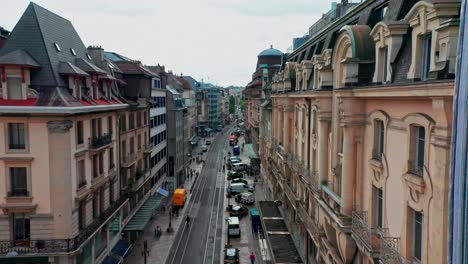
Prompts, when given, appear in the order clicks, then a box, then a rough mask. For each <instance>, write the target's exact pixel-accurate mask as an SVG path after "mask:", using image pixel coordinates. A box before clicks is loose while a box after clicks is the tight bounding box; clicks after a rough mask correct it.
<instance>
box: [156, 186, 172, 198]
mask: <svg viewBox="0 0 468 264" xmlns="http://www.w3.org/2000/svg"><path fill="white" fill-rule="evenodd" d="M156 192H157V193H159V194H160V195H162V196H164V197H169V192H168V191H166V190H164V189H163V188H161V187H159V188H158V190H157V191H156Z"/></svg>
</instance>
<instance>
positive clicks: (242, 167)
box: [232, 162, 247, 172]
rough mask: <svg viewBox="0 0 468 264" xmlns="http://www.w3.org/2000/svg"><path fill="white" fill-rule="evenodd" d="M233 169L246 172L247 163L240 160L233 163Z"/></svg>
mask: <svg viewBox="0 0 468 264" xmlns="http://www.w3.org/2000/svg"><path fill="white" fill-rule="evenodd" d="M232 170H233V171H238V172H246V171H247V164H245V163H242V162H238V163H233V164H232Z"/></svg>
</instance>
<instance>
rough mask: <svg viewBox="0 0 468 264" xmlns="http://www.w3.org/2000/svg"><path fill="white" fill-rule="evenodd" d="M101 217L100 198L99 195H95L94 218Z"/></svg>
mask: <svg viewBox="0 0 468 264" xmlns="http://www.w3.org/2000/svg"><path fill="white" fill-rule="evenodd" d="M98 216H99V196H98V193H94V196H93V218H96V217H98Z"/></svg>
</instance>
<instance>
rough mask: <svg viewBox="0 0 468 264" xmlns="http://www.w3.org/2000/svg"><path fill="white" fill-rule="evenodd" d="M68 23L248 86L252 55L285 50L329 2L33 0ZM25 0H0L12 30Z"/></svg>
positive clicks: (132, 53)
mask: <svg viewBox="0 0 468 264" xmlns="http://www.w3.org/2000/svg"><path fill="white" fill-rule="evenodd" d="M35 3H37V4H39V5H41V6H43V7H45V8H47V9H49V10H51V11H52V12H55V13H57V14H59V15H61V16H63V17H65V18H66V19H68V20H70V21H72V23H73V25H74V26H75V28H76V30H77V31H78V34H80V36H81V38H82V40H83V42H84V43H85V45H86V46H88V45H101V46H102V47H103V48H104V49H105V50H107V51H115V52H117V53H120V54H122V55H125V56H127V57H129V58H132V59H135V60H140V61H142V62H143V63H144V64H146V65H154V64H158V63H159V64H162V65H165V66H166V69H167V70H173V72H175V73H179V74H180V73H183V74H184V75H191V76H193V77H194V78H195V79H198V80H200V79H201V78H203V79H204V80H205V81H209V82H212V83H215V84H219V85H222V86H228V85H240V86H244V85H245V84H247V83H248V82H249V81H250V79H251V76H252V72H253V71H254V70H255V63H256V60H257V55H258V53H259V52H261V51H262V50H264V49H266V48H268V47H269V46H270V44H272V45H273V46H274V47H275V48H278V49H279V50H281V51H283V52H284V51H285V50H286V49H287V48H288V47H289V46H290V45H291V44H292V38H293V37H296V36H302V35H304V34H305V33H306V32H307V30H308V28H309V26H310V25H312V24H313V22H315V21H316V20H317V19H318V18H319V17H320V16H321V14H322V13H325V12H327V11H328V10H329V8H330V6H331V0H183V1H182V0H36V1H35ZM28 4H29V1H26V0H9V1H5V0H2V4H1V8H2V16H1V17H0V26H3V27H4V28H6V29H8V30H12V29H13V27H14V26H15V24H16V23H17V22H18V20H19V18H20V16H21V15H22V14H23V12H24V10H25V9H26V7H27V5H28Z"/></svg>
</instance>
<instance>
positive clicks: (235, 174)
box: [228, 171, 244, 180]
mask: <svg viewBox="0 0 468 264" xmlns="http://www.w3.org/2000/svg"><path fill="white" fill-rule="evenodd" d="M243 177H244V174H242V172H237V171H230V172H228V180H233V179H240V178H243Z"/></svg>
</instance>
